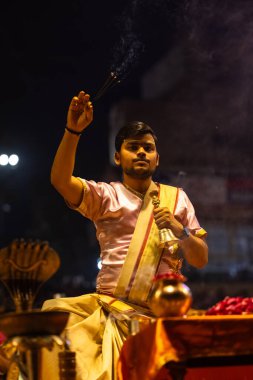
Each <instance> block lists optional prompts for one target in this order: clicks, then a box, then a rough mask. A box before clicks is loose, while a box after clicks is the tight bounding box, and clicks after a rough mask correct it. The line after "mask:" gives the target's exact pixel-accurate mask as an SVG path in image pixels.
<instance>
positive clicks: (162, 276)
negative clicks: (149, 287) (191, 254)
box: [153, 271, 187, 282]
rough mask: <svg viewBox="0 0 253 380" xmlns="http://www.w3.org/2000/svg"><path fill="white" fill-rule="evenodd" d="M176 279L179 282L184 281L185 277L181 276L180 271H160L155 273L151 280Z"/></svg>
mask: <svg viewBox="0 0 253 380" xmlns="http://www.w3.org/2000/svg"><path fill="white" fill-rule="evenodd" d="M164 279H166V280H177V281H180V282H185V281H186V280H187V279H186V277H185V276H183V275H182V274H181V273H177V272H172V271H170V272H167V273H162V274H157V275H156V276H155V277H154V278H153V281H158V280H164Z"/></svg>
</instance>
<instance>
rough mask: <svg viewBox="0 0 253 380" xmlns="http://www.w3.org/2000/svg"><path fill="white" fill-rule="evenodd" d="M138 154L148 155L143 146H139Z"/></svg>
mask: <svg viewBox="0 0 253 380" xmlns="http://www.w3.org/2000/svg"><path fill="white" fill-rule="evenodd" d="M137 155H138V156H146V152H145V149H144V148H143V146H140V147H139V149H138V152H137Z"/></svg>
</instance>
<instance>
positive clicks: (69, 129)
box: [65, 126, 83, 136]
mask: <svg viewBox="0 0 253 380" xmlns="http://www.w3.org/2000/svg"><path fill="white" fill-rule="evenodd" d="M65 129H66V130H67V131H68V132H69V133H72V134H73V135H77V136H80V135H81V134H82V133H83V131H81V132H78V131H74V129H71V128H69V127H67V126H66V127H65Z"/></svg>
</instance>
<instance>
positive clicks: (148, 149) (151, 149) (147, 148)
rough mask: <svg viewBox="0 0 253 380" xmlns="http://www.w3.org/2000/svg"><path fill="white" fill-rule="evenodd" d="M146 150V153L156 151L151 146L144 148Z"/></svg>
mask: <svg viewBox="0 0 253 380" xmlns="http://www.w3.org/2000/svg"><path fill="white" fill-rule="evenodd" d="M144 149H145V151H146V152H153V151H154V147H153V146H151V145H146V146H145V147H144Z"/></svg>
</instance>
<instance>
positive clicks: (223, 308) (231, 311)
mask: <svg viewBox="0 0 253 380" xmlns="http://www.w3.org/2000/svg"><path fill="white" fill-rule="evenodd" d="M252 313H253V298H252V297H225V298H224V299H223V300H222V301H220V302H217V303H216V304H215V305H213V306H212V307H210V308H209V309H208V310H207V311H206V315H236V314H238V315H240V314H252Z"/></svg>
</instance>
